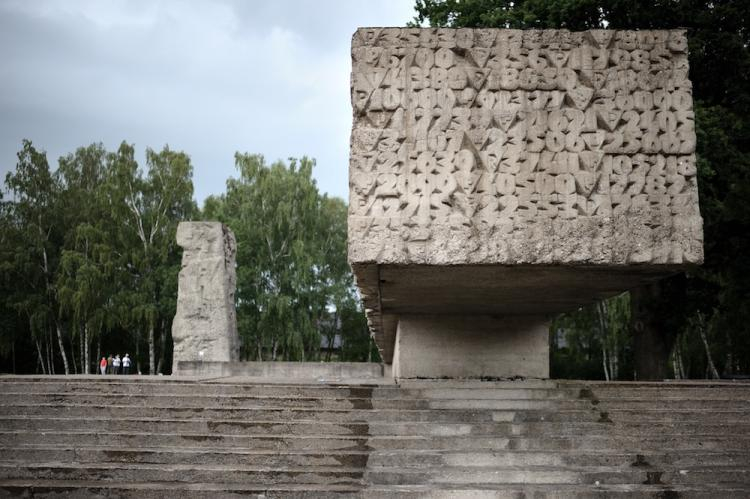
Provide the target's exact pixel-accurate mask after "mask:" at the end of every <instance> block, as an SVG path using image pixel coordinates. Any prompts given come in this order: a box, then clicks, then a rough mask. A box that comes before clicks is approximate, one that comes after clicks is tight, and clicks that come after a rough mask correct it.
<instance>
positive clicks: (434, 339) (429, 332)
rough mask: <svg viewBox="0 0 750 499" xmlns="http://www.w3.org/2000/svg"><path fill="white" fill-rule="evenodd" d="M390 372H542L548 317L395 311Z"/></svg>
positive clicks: (546, 355) (454, 374)
mask: <svg viewBox="0 0 750 499" xmlns="http://www.w3.org/2000/svg"><path fill="white" fill-rule="evenodd" d="M393 376H394V377H395V378H396V379H406V378H443V377H449V378H481V377H497V378H510V377H514V376H523V377H526V378H548V377H549V320H548V319H547V318H546V317H541V316H490V315H476V316H464V315H406V316H401V317H400V318H399V323H398V328H397V331H396V344H395V345H394V350H393Z"/></svg>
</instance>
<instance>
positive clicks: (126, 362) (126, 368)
mask: <svg viewBox="0 0 750 499" xmlns="http://www.w3.org/2000/svg"><path fill="white" fill-rule="evenodd" d="M129 373H130V354H127V353H126V354H125V357H123V358H122V374H129Z"/></svg>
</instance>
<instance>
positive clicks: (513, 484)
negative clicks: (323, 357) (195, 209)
mask: <svg viewBox="0 0 750 499" xmlns="http://www.w3.org/2000/svg"><path fill="white" fill-rule="evenodd" d="M0 399H1V400H2V401H3V403H2V404H0V497H5V496H11V497H50V498H51V497H138V498H144V497H146V498H161V497H172V496H186V497H191V498H192V497H201V498H204V497H205V498H215V497H239V496H241V495H245V497H246V496H247V495H251V494H253V497H255V496H257V497H262V496H265V497H284V498H290V497H291V498H300V499H302V498H305V499H311V498H321V499H322V498H329V497H357V498H367V499H370V498H372V497H375V498H382V499H386V498H388V499H395V498H399V499H403V498H405V497H406V498H414V499H416V498H425V497H430V498H433V497H438V498H448V497H451V498H452V497H464V498H468V497H471V498H478V497H480V498H486V497H492V498H508V499H510V498H517V497H555V498H560V499H563V498H565V499H567V498H576V499H579V498H592V499H593V498H597V499H601V498H605V497H607V498H609V497H623V498H625V497H627V498H643V499H646V498H651V499H653V498H655V497H680V498H685V497H689V498H705V499H709V498H715V497H721V498H725V497H737V498H739V497H749V496H750V452H748V451H750V437H749V436H748V435H750V432H749V431H748V430H749V429H750V423H748V415H750V384H748V383H728V382H674V383H633V382H630V383H618V382H613V383H604V382H584V381H563V382H556V381H551V380H533V381H520V382H479V381H471V382H459V381H456V380H449V381H435V380H431V381H425V380H415V381H407V382H405V383H402V384H401V386H397V385H385V386H373V385H371V384H370V385H359V386H351V385H348V384H345V383H344V384H338V383H337V384H316V385H310V384H307V385H296V384H292V383H288V384H285V385H277V384H274V385H268V384H265V383H257V382H256V383H252V382H248V381H247V380H244V381H243V380H236V381H233V382H226V381H224V380H212V381H190V380H186V379H185V378H182V377H156V376H23V377H15V376H0Z"/></svg>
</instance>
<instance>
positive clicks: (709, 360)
mask: <svg viewBox="0 0 750 499" xmlns="http://www.w3.org/2000/svg"><path fill="white" fill-rule="evenodd" d="M705 325H706V323H705V321H704V320H703V316H702V315H701V314H700V312H699V315H698V332H699V333H700V335H701V340H702V341H703V347H704V348H705V349H706V373H707V374H708V375H710V376H711V379H719V377H720V376H719V371H717V370H716V366H715V365H714V359H713V357H712V356H711V349H710V348H709V347H708V338H707V337H706V327H705ZM706 377H707V378H708V376H706Z"/></svg>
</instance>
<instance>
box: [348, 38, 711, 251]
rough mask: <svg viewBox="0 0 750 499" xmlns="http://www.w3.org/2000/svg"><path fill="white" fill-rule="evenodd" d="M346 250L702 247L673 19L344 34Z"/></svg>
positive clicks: (683, 51) (682, 53)
mask: <svg viewBox="0 0 750 499" xmlns="http://www.w3.org/2000/svg"><path fill="white" fill-rule="evenodd" d="M352 61H353V72H352V80H351V90H352V107H353V110H354V127H353V132H352V137H351V164H350V207H349V226H350V228H349V242H350V243H349V244H350V261H352V262H362V263H365V262H377V263H426V264H454V263H599V264H626V263H672V264H681V263H685V262H690V263H697V262H700V261H702V258H703V250H702V221H701V218H700V214H699V212H698V189H697V184H696V161H695V154H694V152H695V130H694V115H693V105H692V87H691V83H690V81H689V80H688V62H687V61H688V59H687V42H686V38H685V34H684V32H683V31H681V30H673V31H607V30H592V31H587V32H577V33H574V32H568V31H557V30H549V31H547V30H545V31H537V30H531V31H519V30H497V29H458V30H455V29H419V28H417V29H412V28H404V29H401V28H372V29H360V30H358V31H357V32H356V33H355V35H354V38H353V40H352Z"/></svg>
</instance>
